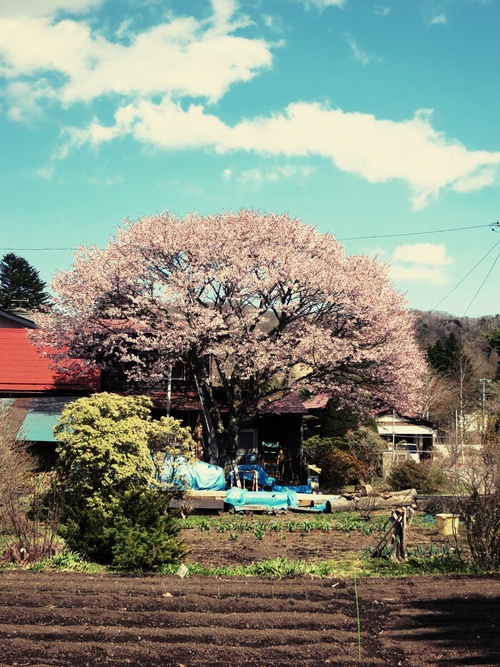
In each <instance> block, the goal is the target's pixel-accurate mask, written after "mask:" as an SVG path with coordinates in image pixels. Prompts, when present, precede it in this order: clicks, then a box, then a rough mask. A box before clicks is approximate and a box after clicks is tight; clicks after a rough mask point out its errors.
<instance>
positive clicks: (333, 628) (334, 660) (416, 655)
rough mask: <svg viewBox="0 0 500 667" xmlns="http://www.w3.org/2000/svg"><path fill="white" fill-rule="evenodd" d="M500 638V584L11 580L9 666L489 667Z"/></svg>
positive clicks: (6, 623) (1, 613) (3, 610)
mask: <svg viewBox="0 0 500 667" xmlns="http://www.w3.org/2000/svg"><path fill="white" fill-rule="evenodd" d="M356 593H357V604H356ZM357 610H358V611H359V614H358V613H357ZM358 619H359V624H358ZM499 630H500V578H498V577H489V578H487V577H463V578H457V577H455V578H434V577H419V578H411V579H399V580H382V579H379V580H377V579H360V580H358V581H357V582H356V586H355V585H354V582H353V581H352V580H350V581H343V580H332V579H310V578H296V579H289V580H273V579H254V578H241V579H233V578H225V579H221V578H208V577H186V578H185V579H181V578H179V577H176V576H168V577H162V576H154V577H153V576H147V577H146V576H144V577H119V576H113V575H85V574H73V573H34V572H29V571H3V572H0V664H1V665H9V666H14V665H18V666H21V665H38V666H39V667H42V666H48V665H50V666H56V665H57V666H58V667H60V666H65V665H72V666H76V667H79V666H83V665H93V666H95V665H116V666H118V665H137V666H142V665H144V666H146V665H148V666H149V665H151V666H155V665H168V666H169V665H172V666H174V667H181V666H185V667H201V666H203V667H208V666H210V667H218V666H225V665H228V666H233V667H239V666H240V665H241V666H243V665H249V666H250V667H253V666H257V665H259V666H260V667H281V666H285V665H294V666H300V665H303V666H304V667H316V666H318V665H329V666H337V665H338V666H341V665H347V666H348V665H391V666H392V665H394V667H396V666H399V665H406V666H411V667H424V666H425V667H433V666H445V665H450V666H451V665H454V666H455V665H475V666H476V667H477V666H478V665H500V640H499V632H498V631H499Z"/></svg>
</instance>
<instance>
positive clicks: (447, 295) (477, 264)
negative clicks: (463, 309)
mask: <svg viewBox="0 0 500 667" xmlns="http://www.w3.org/2000/svg"><path fill="white" fill-rule="evenodd" d="M499 244H500V241H498V242H497V243H495V245H494V246H493V248H490V249H489V250H488V252H487V253H486V254H485V255H483V256H482V257H481V259H480V260H479V262H477V263H476V264H474V266H473V267H472V269H471V270H470V271H469V272H468V273H467V274H466V275H465V276H464V277H463V278H462V280H461V281H460V282H458V283H457V284H456V285H455V287H454V288H453V289H452V290H450V291H449V292H448V294H446V296H444V297H443V298H442V299H441V301H440V302H439V303H438V304H436V305H435V306H434V308H432V309H431V310H430V311H429V312H430V313H432V312H434V311H435V310H436V309H437V308H439V306H440V305H441V304H442V303H443V301H446V299H447V298H448V297H449V296H450V294H453V292H454V291H455V290H456V289H457V288H458V287H460V285H461V284H462V283H463V282H464V281H465V280H466V279H467V278H468V277H469V276H470V274H471V273H472V272H473V271H475V269H477V267H478V266H479V265H480V264H481V262H483V261H484V260H485V259H486V258H487V257H488V255H489V254H490V253H491V252H493V250H495V248H496V247H497V245H499ZM495 262H496V260H495ZM493 266H495V264H494V263H493ZM493 266H492V267H491V269H490V272H489V273H488V276H489V274H490V273H491V270H492V269H493ZM488 276H486V278H487V277H488ZM481 287H482V285H481ZM476 296H477V294H476ZM476 296H474V299H475V298H476ZM470 305H471V304H469V305H468V306H467V310H468V309H469V308H470ZM464 317H465V316H464Z"/></svg>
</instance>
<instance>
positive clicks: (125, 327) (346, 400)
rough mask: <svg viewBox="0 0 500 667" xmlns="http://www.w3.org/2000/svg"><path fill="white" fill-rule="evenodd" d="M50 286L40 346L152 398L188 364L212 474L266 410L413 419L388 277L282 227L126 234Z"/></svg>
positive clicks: (220, 225) (238, 218)
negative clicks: (293, 400)
mask: <svg viewBox="0 0 500 667" xmlns="http://www.w3.org/2000/svg"><path fill="white" fill-rule="evenodd" d="M51 287H52V290H53V292H54V298H53V308H52V309H51V311H50V313H46V314H44V315H41V316H40V317H39V318H38V323H39V324H40V325H41V329H40V330H39V332H38V334H35V335H38V339H39V340H40V341H42V342H43V343H44V344H50V345H51V346H52V347H56V348H59V349H64V350H70V353H71V354H72V355H74V356H77V357H80V358H84V359H87V360H88V363H89V364H95V365H98V366H99V365H103V364H105V363H107V361H108V360H109V359H113V360H114V361H115V362H120V363H121V364H122V366H123V367H124V368H126V371H127V373H128V375H129V377H130V378H131V379H136V380H137V379H139V380H142V381H147V382H148V383H150V385H151V386H154V385H157V384H158V383H161V382H162V381H163V382H164V381H165V377H166V376H167V373H168V369H169V368H171V364H172V363H175V362H177V361H182V362H184V364H185V365H186V367H187V368H189V369H190V371H191V373H192V375H193V376H194V378H195V381H196V384H197V387H198V391H199V395H200V398H201V400H202V403H203V405H204V407H205V411H206V415H207V416H208V417H209V419H208V421H209V425H210V429H209V430H210V431H211V432H212V435H213V438H212V443H211V452H210V458H211V461H212V462H215V461H218V462H223V461H227V460H228V459H229V458H231V457H232V456H234V453H235V451H236V446H237V438H238V431H239V429H240V428H241V426H242V425H243V424H245V423H246V422H248V420H249V419H250V418H252V417H254V416H255V415H256V414H258V412H259V410H260V409H261V408H262V407H263V405H264V404H265V403H266V401H269V400H271V399H272V398H273V397H274V398H275V397H277V396H280V395H283V393H286V392H289V391H291V390H294V389H298V388H304V389H306V390H308V391H309V392H312V393H314V392H320V391H321V392H326V393H328V395H330V396H332V397H335V398H337V400H339V402H340V405H349V406H351V407H353V408H355V409H356V410H357V411H359V412H360V413H365V414H366V413H373V411H375V410H383V409H392V408H394V409H397V410H399V411H400V412H403V413H405V414H415V413H417V412H419V407H420V392H421V376H422V374H423V372H424V370H425V362H424V359H423V356H422V353H421V352H420V351H419V348H418V346H417V344H416V342H415V338H414V329H413V317H412V314H411V313H410V312H409V311H408V310H407V309H406V308H405V299H404V297H403V296H402V295H401V294H399V293H398V292H397V291H395V289H394V287H393V285H392V283H391V281H390V279H389V276H388V267H387V266H385V265H383V264H381V263H379V262H377V261H376V260H374V259H372V258H369V257H366V256H354V255H353V256H347V255H346V254H345V253H344V251H343V248H342V245H341V244H340V243H339V242H338V241H337V240H335V238H334V237H333V236H331V235H328V234H322V233H320V232H319V231H318V230H317V229H315V228H313V227H310V226H308V225H305V224H303V223H302V222H301V221H300V220H297V219H291V218H290V217H288V216H287V215H284V214H283V215H277V214H260V213H258V212H256V211H253V210H241V211H239V212H237V213H222V214H220V215H213V216H201V215H196V214H191V215H188V216H186V217H185V218H182V219H179V218H176V217H175V216H173V215H171V214H170V213H163V214H161V215H156V216H152V217H144V218H142V219H141V220H139V221H137V222H130V221H127V222H125V224H124V225H123V226H122V227H121V228H119V230H118V231H117V233H116V235H115V237H114V238H113V239H112V240H111V241H110V242H109V243H108V245H107V247H106V248H105V249H103V250H102V249H99V248H96V247H90V248H86V247H84V248H81V249H80V250H79V251H78V252H77V254H76V259H75V263H74V264H73V266H72V268H71V269H70V270H68V271H66V272H62V273H59V274H58V275H56V277H55V279H54V281H53V283H52V286H51ZM61 356H63V355H61ZM208 362H210V363H208ZM56 363H57V359H56ZM218 392H222V394H223V401H222V402H223V404H224V410H225V414H222V411H221V404H220V397H219V400H217V398H218Z"/></svg>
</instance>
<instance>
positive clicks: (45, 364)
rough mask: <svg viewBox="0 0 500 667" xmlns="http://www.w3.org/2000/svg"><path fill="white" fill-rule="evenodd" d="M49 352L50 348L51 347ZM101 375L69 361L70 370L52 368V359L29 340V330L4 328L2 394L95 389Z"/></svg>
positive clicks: (0, 374) (1, 334)
mask: <svg viewBox="0 0 500 667" xmlns="http://www.w3.org/2000/svg"><path fill="white" fill-rule="evenodd" d="M47 351H48V348H47ZM97 385H98V374H97V373H96V372H95V371H89V369H87V368H84V367H83V366H82V364H81V363H78V360H70V359H68V371H67V372H64V373H60V372H57V371H55V370H53V369H51V368H50V359H48V358H47V357H44V356H43V352H38V350H37V349H36V348H35V346H34V345H33V343H31V341H29V340H28V337H27V330H26V329H2V328H0V391H2V392H6V391H9V392H20V391H27V392H31V391H56V390H57V391H60V390H64V391H78V390H94V389H96V388H97Z"/></svg>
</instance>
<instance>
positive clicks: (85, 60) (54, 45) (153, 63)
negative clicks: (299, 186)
mask: <svg viewBox="0 0 500 667" xmlns="http://www.w3.org/2000/svg"><path fill="white" fill-rule="evenodd" d="M0 1H1V0H0ZM42 4H43V5H47V6H48V5H49V4H50V5H51V6H54V7H55V6H56V5H57V6H58V7H61V6H62V5H65V6H69V5H71V4H73V5H75V7H76V6H81V7H82V9H83V7H84V6H85V7H89V6H90V3H89V2H84V0H81V1H80V2H77V0H74V2H73V3H71V2H69V0H67V1H66V2H63V0H60V1H59V2H57V3H56V1H55V0H54V1H53V2H52V3H49V2H48V0H46V1H45V2H44V3H42ZM212 4H213V14H212V16H211V17H210V18H209V19H208V20H200V21H198V20H196V19H195V18H194V17H177V18H175V17H174V18H171V19H170V20H168V21H166V22H164V23H161V24H159V25H155V26H153V27H151V28H149V29H148V30H145V31H143V32H141V33H138V34H135V35H132V36H130V37H129V42H128V43H127V44H125V43H120V42H119V41H110V40H108V39H106V38H105V37H104V36H103V34H102V33H99V32H95V31H93V30H92V28H91V26H90V25H89V24H87V23H85V22H84V21H81V20H80V21H75V20H71V19H64V20H58V21H56V20H55V19H50V18H47V17H46V16H41V15H38V16H27V17H26V16H24V17H18V16H15V15H12V16H9V15H5V14H4V15H3V16H2V15H1V14H0V45H1V46H0V75H3V76H5V77H6V78H7V79H8V80H9V81H11V82H13V83H14V84H15V83H18V82H21V81H22V83H23V85H24V86H25V87H29V86H31V87H32V88H35V87H36V85H37V81H38V80H39V78H40V76H41V75H43V77H44V78H45V81H46V91H45V92H46V95H45V97H46V98H47V99H50V100H52V99H53V98H58V100H59V101H60V102H61V103H62V104H63V105H70V104H73V103H76V102H79V101H84V102H91V101H93V100H94V99H96V98H99V97H102V96H104V95H111V94H113V95H120V96H122V97H125V98H128V99H140V98H144V97H152V96H154V95H173V96H177V97H183V96H191V97H202V98H205V99H206V100H209V101H210V102H215V101H217V100H218V99H220V98H221V97H222V96H223V95H224V94H225V92H226V91H227V90H228V89H229V87H230V86H231V85H233V84H234V83H236V82H241V81H248V80H250V79H251V78H252V77H254V76H255V74H256V73H257V72H258V71H259V70H260V69H262V68H267V67H269V66H270V65H271V61H272V57H271V50H270V46H269V45H268V44H267V43H266V42H265V41H263V40H262V39H250V38H246V37H244V36H241V35H236V34H234V33H235V31H236V30H237V29H240V28H242V27H244V26H246V25H248V19H246V18H245V17H243V16H241V17H240V16H236V15H234V16H233V14H234V12H235V11H236V4H235V3H234V2H233V1H232V0H213V3H212ZM46 8H47V7H46ZM40 14H42V12H40ZM124 30H126V31H128V30H129V26H124V25H123V24H122V25H121V26H120V28H119V29H118V37H121V36H122V34H123V31H124ZM32 98H33V96H31V99H32ZM42 99H43V96H42V95H38V102H39V103H40V102H41V101H42ZM17 115H18V116H19V117H21V116H22V114H21V113H19V112H17ZM14 116H15V114H14Z"/></svg>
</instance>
